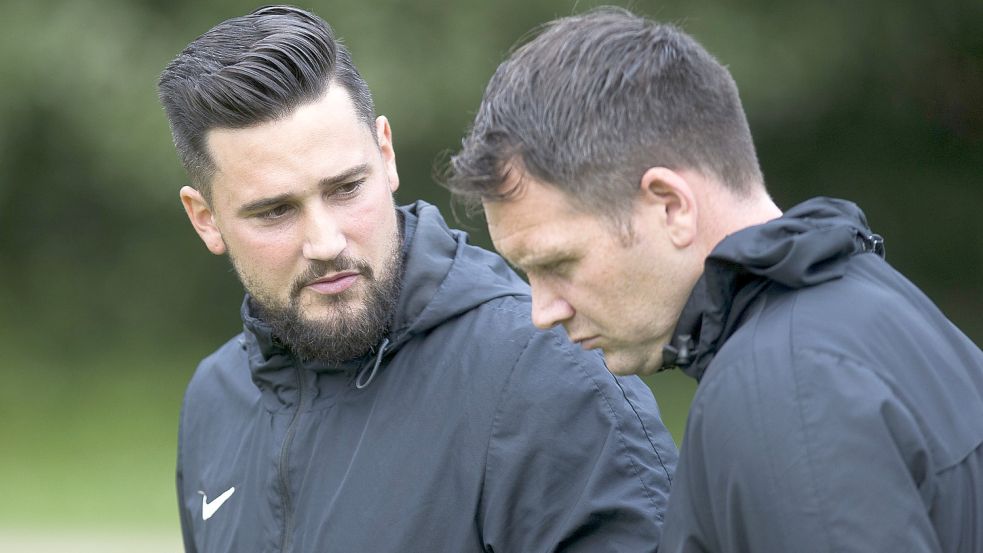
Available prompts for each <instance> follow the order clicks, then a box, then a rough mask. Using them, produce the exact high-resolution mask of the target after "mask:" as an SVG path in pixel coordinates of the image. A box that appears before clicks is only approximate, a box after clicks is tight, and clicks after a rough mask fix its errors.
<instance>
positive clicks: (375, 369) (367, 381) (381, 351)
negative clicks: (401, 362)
mask: <svg viewBox="0 0 983 553" xmlns="http://www.w3.org/2000/svg"><path fill="white" fill-rule="evenodd" d="M388 345H389V338H386V339H384V340H383V341H382V345H381V346H379V353H377V354H376V356H375V364H374V365H373V366H372V370H371V371H369V376H368V378H366V379H365V381H364V382H363V381H362V378H363V377H364V376H365V371H359V373H358V376H357V377H356V378H355V387H356V388H358V389H359V390H362V389H365V388H367V387H368V385H369V384H371V383H372V380H373V379H375V373H376V372H378V371H379V365H381V364H382V356H383V354H385V352H386V346H388Z"/></svg>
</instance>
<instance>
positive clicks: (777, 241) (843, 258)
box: [663, 197, 884, 380]
mask: <svg viewBox="0 0 983 553" xmlns="http://www.w3.org/2000/svg"><path fill="white" fill-rule="evenodd" d="M860 252H875V253H877V254H878V255H880V256H882V257H883V256H884V241H883V239H882V238H881V237H880V236H878V235H876V234H873V233H872V232H871V230H870V228H869V227H868V225H867V218H866V217H865V216H864V214H863V212H862V211H861V210H860V208H859V207H857V205H856V204H854V203H852V202H849V201H846V200H839V199H834V198H824V197H819V198H813V199H811V200H808V201H805V202H803V203H801V204H799V205H797V206H795V207H793V208H792V209H789V210H788V211H787V212H785V214H783V215H782V216H781V217H779V218H777V219H774V220H772V221H769V222H767V223H764V224H762V225H756V226H752V227H748V228H745V229H742V230H740V231H738V232H735V233H734V234H731V235H729V236H727V237H726V238H724V239H723V240H722V241H721V242H720V244H718V245H717V247H716V248H714V250H713V251H712V252H710V255H709V256H708V257H707V260H706V264H705V266H704V271H703V275H702V276H701V277H700V279H699V280H698V281H697V283H696V285H695V287H694V288H693V292H692V293H691V295H690V298H689V300H688V301H687V303H686V306H685V307H684V308H683V312H682V314H681V315H680V317H679V322H678V323H677V326H676V330H675V332H674V334H673V339H672V341H671V342H670V344H669V345H667V346H666V347H665V349H664V352H663V369H667V368H673V367H679V368H681V369H683V370H684V371H685V372H686V373H687V374H689V375H690V376H692V377H693V378H695V379H697V380H699V379H700V378H701V377H702V376H703V373H704V371H705V370H706V367H707V365H709V363H710V361H711V360H712V359H713V356H714V354H715V353H716V352H717V349H718V348H719V347H720V345H721V344H722V343H723V342H724V341H725V340H726V339H727V338H728V337H730V335H731V334H733V332H734V330H735V329H736V328H737V326H738V323H739V321H740V320H741V317H742V315H743V314H744V312H745V310H746V309H747V307H748V306H749V305H750V304H751V303H752V302H753V301H754V299H755V298H757V296H758V295H759V294H760V293H761V292H762V291H763V290H764V289H765V288H766V287H767V286H770V285H774V284H777V285H781V286H785V287H788V288H792V289H796V288H805V287H808V286H815V285H816V284H820V283H822V282H826V281H829V280H833V279H837V278H840V277H841V276H843V274H844V273H845V271H846V267H847V259H848V258H849V257H850V256H851V255H853V254H855V253H860Z"/></svg>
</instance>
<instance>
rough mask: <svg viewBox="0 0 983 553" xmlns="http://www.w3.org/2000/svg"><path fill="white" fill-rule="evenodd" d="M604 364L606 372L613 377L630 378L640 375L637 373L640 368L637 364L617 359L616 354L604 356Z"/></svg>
mask: <svg viewBox="0 0 983 553" xmlns="http://www.w3.org/2000/svg"><path fill="white" fill-rule="evenodd" d="M604 364H605V366H607V368H608V371H610V372H611V374H613V375H615V376H631V375H633V374H641V373H640V372H639V370H640V368H641V367H639V365H638V364H636V363H631V362H628V360H625V359H619V358H618V355H617V354H612V355H610V356H608V355H607V354H605V355H604Z"/></svg>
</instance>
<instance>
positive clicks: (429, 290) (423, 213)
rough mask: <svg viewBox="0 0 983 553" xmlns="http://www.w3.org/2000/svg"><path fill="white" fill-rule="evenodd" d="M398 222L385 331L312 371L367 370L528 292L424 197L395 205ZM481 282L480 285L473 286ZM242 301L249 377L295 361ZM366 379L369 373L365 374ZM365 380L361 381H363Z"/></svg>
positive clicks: (502, 264)
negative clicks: (427, 335) (396, 276)
mask: <svg viewBox="0 0 983 553" xmlns="http://www.w3.org/2000/svg"><path fill="white" fill-rule="evenodd" d="M397 210H398V211H399V213H400V219H401V220H402V225H403V283H402V288H401V291H400V295H399V299H398V300H397V307H396V312H395V313H393V319H392V326H391V329H390V331H389V335H388V336H387V337H386V338H385V339H384V340H383V341H382V342H381V343H380V344H379V345H378V346H377V347H376V348H374V350H373V351H370V352H368V353H367V354H366V355H364V356H363V357H361V358H358V359H353V360H351V361H349V362H347V363H343V364H341V365H339V366H327V365H325V364H324V363H318V362H311V363H307V364H305V367H306V368H309V369H312V370H315V371H345V372H356V371H357V372H359V373H361V372H363V371H364V370H365V369H366V368H367V367H368V366H369V365H374V366H373V367H372V372H373V373H374V372H375V370H377V369H378V367H379V363H381V361H382V359H383V358H384V357H386V356H388V355H390V354H392V353H393V352H395V351H396V350H398V349H399V348H400V347H401V346H402V345H403V344H405V343H406V342H407V341H408V340H410V339H411V338H412V337H413V336H414V335H416V334H420V333H424V332H426V331H428V330H430V329H431V328H433V327H435V326H437V325H439V324H441V323H443V322H444V321H446V320H448V319H450V318H452V317H455V316H456V315H459V314H461V313H464V312H466V311H468V310H470V309H472V308H474V307H476V306H478V305H480V304H482V303H485V302H487V301H489V300H491V299H494V298H497V297H501V296H510V295H526V294H528V293H529V292H528V286H527V285H526V284H525V282H523V281H522V280H521V279H520V278H519V277H518V275H516V274H515V272H513V271H512V270H511V269H509V267H508V265H506V263H505V262H504V261H503V260H502V258H501V257H499V256H497V255H495V254H493V253H491V252H489V251H487V250H484V249H482V248H478V247H476V246H472V245H469V244H468V242H467V238H468V237H467V234H466V233H464V232H462V231H459V230H452V229H450V228H448V226H447V224H446V223H445V222H444V219H443V217H442V216H441V215H440V212H439V211H438V209H437V208H436V207H434V206H433V205H430V204H428V203H426V202H424V201H417V202H416V203H414V204H411V205H407V206H400V207H398V208H397ZM475 282H481V283H482V285H481V286H474V283H475ZM250 303H251V300H250V297H249V296H248V294H247V296H246V298H245V299H244V300H243V303H242V309H241V315H242V320H243V327H244V329H245V332H244V333H243V338H242V340H243V345H244V346H247V350H249V351H250V368H251V369H252V371H253V378H254V380H256V379H257V378H259V379H263V376H262V374H263V373H270V372H274V371H278V370H279V369H282V368H284V367H288V366H295V363H296V360H295V359H294V358H293V357H292V356H291V355H290V353H289V349H288V348H287V347H286V346H285V345H284V344H283V343H281V342H280V341H279V340H278V339H277V337H276V336H274V334H273V331H272V329H271V328H270V326H269V325H268V324H267V323H266V322H265V321H263V320H261V319H259V318H257V317H256V316H255V313H254V311H253V309H252V307H251V305H250ZM370 378H371V376H370ZM365 384H366V385H367V382H366V383H365Z"/></svg>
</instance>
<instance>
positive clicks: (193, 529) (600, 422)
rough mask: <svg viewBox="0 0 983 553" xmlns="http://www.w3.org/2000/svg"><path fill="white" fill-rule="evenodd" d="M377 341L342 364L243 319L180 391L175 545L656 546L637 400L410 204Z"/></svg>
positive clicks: (514, 282) (498, 268) (655, 426)
mask: <svg viewBox="0 0 983 553" xmlns="http://www.w3.org/2000/svg"><path fill="white" fill-rule="evenodd" d="M400 211H401V212H402V215H403V221H404V237H405V239H404V256H405V264H404V277H403V288H402V292H401V294H400V297H399V301H398V306H397V309H396V312H395V314H394V322H393V327H392V331H391V333H390V336H389V337H388V338H387V339H386V340H385V341H383V343H382V344H380V347H379V348H377V351H376V352H373V353H372V354H371V355H368V356H366V358H365V359H361V360H358V361H357V362H355V363H352V364H350V366H344V367H335V366H325V365H324V364H319V363H302V362H299V361H298V360H297V359H296V357H295V356H294V355H293V354H292V353H291V351H290V350H289V349H287V348H285V347H284V346H283V345H282V344H280V343H279V341H278V340H277V339H276V338H275V337H274V336H273V335H272V332H271V330H270V327H269V325H267V324H266V323H265V322H264V321H262V320H260V319H257V318H256V317H255V316H253V314H252V313H251V311H250V309H249V302H248V301H246V302H244V305H243V322H244V327H245V328H244V331H243V333H242V334H240V335H239V336H237V337H236V338H234V339H232V340H230V341H229V342H228V343H226V344H225V345H224V346H222V347H221V348H219V349H218V351H216V352H215V353H213V354H212V355H210V356H209V357H208V358H206V359H205V360H203V361H202V363H201V365H200V366H199V368H198V370H197V372H196V373H195V376H194V378H193V379H192V381H191V383H190V385H189V386H188V390H187V393H186V395H185V401H184V408H183V410H182V414H181V430H180V439H179V451H178V497H179V503H180V514H181V525H182V529H183V532H184V541H185V548H186V551H188V553H216V552H223V553H253V552H256V553H259V552H263V553H272V552H277V553H279V552H295V553H308V552H311V553H313V552H324V551H329V552H338V553H386V552H400V553H432V552H448V553H451V552H452V553H467V552H476V553H477V552H483V551H494V552H496V553H507V552H514V553H535V552H547V551H561V550H562V551H570V552H573V551H583V552H591V553H594V552H635V551H653V550H654V549H655V544H657V543H658V541H659V538H660V535H661V526H662V517H663V513H664V510H665V507H666V503H667V501H668V496H669V482H670V480H671V477H672V474H673V471H674V469H675V465H676V448H675V445H674V444H673V442H672V438H671V436H670V435H669V432H668V431H667V430H666V428H665V426H664V425H663V424H662V421H661V420H660V419H659V413H658V407H657V406H656V404H655V400H654V399H653V397H652V393H651V392H650V391H649V389H648V388H647V387H646V386H645V384H644V383H643V382H642V381H641V380H639V379H638V378H635V377H629V378H616V377H614V376H612V375H611V374H610V373H609V372H608V371H607V369H606V368H605V367H604V364H603V362H602V359H601V356H600V355H599V354H597V353H596V352H588V351H583V350H582V349H581V348H579V347H577V346H576V345H574V344H571V343H570V341H569V340H568V339H567V337H566V336H565V335H564V334H563V332H562V329H553V330H551V331H547V332H544V331H539V330H537V329H536V328H535V327H533V325H532V322H531V321H530V319H529V312H530V307H529V301H530V299H529V294H528V292H529V289H528V287H527V286H526V284H525V283H524V282H522V281H521V280H520V279H519V277H518V276H517V275H516V274H515V273H514V272H512V271H511V270H510V269H509V268H508V267H507V266H506V264H505V262H504V261H503V260H502V259H501V258H500V257H498V256H497V255H494V254H492V253H491V252H488V251H485V250H483V249H480V248H476V247H474V246H471V245H469V244H468V243H467V241H466V235H465V234H464V233H462V232H460V231H454V230H451V229H448V228H447V226H446V225H445V223H444V221H443V219H442V218H441V216H440V214H439V213H438V211H437V209H436V208H435V207H433V206H430V205H427V204H425V203H423V202H417V204H415V205H413V206H409V207H402V208H400Z"/></svg>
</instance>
